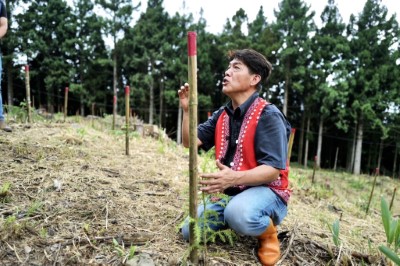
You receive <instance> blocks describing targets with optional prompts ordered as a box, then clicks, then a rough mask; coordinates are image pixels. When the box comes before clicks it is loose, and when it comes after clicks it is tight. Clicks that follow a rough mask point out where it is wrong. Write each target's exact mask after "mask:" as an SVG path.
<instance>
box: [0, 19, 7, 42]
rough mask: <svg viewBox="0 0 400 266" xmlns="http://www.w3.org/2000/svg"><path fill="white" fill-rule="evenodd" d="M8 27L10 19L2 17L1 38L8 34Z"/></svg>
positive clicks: (0, 20) (0, 24) (0, 23)
mask: <svg viewBox="0 0 400 266" xmlns="http://www.w3.org/2000/svg"><path fill="white" fill-rule="evenodd" d="M7 29H8V20H7V18H5V17H1V18H0V39H1V38H3V37H4V35H6V33H7Z"/></svg>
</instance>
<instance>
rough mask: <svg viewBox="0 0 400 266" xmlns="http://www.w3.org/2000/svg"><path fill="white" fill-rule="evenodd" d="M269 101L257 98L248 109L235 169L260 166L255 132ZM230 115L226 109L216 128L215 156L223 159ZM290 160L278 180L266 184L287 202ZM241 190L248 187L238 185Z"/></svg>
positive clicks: (289, 193)
mask: <svg viewBox="0 0 400 266" xmlns="http://www.w3.org/2000/svg"><path fill="white" fill-rule="evenodd" d="M268 104H269V103H268V102H266V101H265V100H264V99H262V98H257V99H256V100H255V101H254V102H253V103H252V105H251V106H250V107H249V109H248V110H247V112H246V114H245V117H244V120H243V123H242V125H241V128H240V133H239V138H238V139H237V141H236V143H237V146H236V151H235V154H234V157H233V161H232V162H231V163H230V167H231V169H232V170H235V171H245V170H249V169H253V168H255V167H257V166H258V164H257V160H256V158H255V148H254V147H255V143H254V139H255V132H256V128H257V125H258V121H259V118H260V115H261V112H262V111H263V109H264V108H265V107H266V106H267V105H268ZM229 135H230V132H229V116H228V114H227V113H226V111H225V110H224V111H223V112H222V113H221V115H220V116H219V118H218V121H217V125H216V128H215V157H216V159H217V160H221V159H222V158H224V157H225V154H226V152H227V150H228V145H229V143H228V142H229V141H228V139H229ZM288 175H289V162H288V161H287V162H286V169H284V170H280V176H279V178H278V179H277V180H275V181H273V182H271V183H269V184H266V186H267V187H270V188H271V189H272V190H273V191H274V192H275V193H276V194H278V195H279V196H280V197H281V198H282V199H283V200H284V201H285V202H287V201H288V200H289V197H290V195H291V190H290V189H289V188H288V186H289V179H288ZM237 188H239V189H240V190H245V189H247V188H248V187H246V186H244V185H241V186H237Z"/></svg>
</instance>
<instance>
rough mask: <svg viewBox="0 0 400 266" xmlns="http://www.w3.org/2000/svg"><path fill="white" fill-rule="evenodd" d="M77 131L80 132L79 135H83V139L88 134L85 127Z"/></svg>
mask: <svg viewBox="0 0 400 266" xmlns="http://www.w3.org/2000/svg"><path fill="white" fill-rule="evenodd" d="M76 133H78V135H79V136H80V137H81V139H83V138H84V137H85V136H86V135H87V131H86V129H85V128H83V127H80V128H78V129H76Z"/></svg>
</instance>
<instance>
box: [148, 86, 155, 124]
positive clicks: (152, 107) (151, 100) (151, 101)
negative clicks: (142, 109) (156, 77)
mask: <svg viewBox="0 0 400 266" xmlns="http://www.w3.org/2000/svg"><path fill="white" fill-rule="evenodd" d="M153 83H154V82H153V78H152V79H151V81H150V88H149V89H150V90H149V93H150V104H149V124H150V125H152V124H153V115H154V87H153Z"/></svg>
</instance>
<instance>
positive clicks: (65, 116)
mask: <svg viewBox="0 0 400 266" xmlns="http://www.w3.org/2000/svg"><path fill="white" fill-rule="evenodd" d="M68 90H69V88H68V87H65V96H64V122H65V120H66V119H67V110H68Z"/></svg>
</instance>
